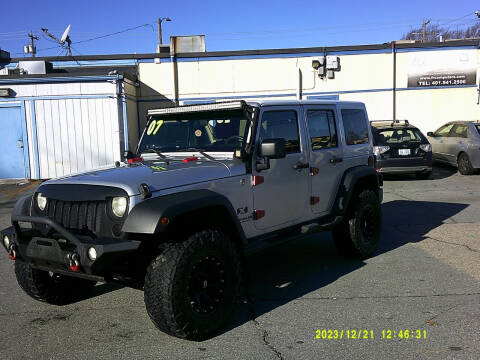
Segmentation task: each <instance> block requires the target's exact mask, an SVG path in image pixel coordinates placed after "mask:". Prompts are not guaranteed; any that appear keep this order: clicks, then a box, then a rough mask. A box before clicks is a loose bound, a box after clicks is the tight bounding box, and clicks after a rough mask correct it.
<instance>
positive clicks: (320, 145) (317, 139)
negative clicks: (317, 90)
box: [307, 110, 338, 150]
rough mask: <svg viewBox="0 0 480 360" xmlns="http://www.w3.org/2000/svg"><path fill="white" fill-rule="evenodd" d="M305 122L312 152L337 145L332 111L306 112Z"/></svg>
mask: <svg viewBox="0 0 480 360" xmlns="http://www.w3.org/2000/svg"><path fill="white" fill-rule="evenodd" d="M307 122H308V130H309V133H310V141H311V144H312V150H319V149H325V148H331V147H336V146H337V145H338V139H337V129H336V126H335V115H334V113H333V110H308V111H307Z"/></svg>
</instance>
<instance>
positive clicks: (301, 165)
mask: <svg viewBox="0 0 480 360" xmlns="http://www.w3.org/2000/svg"><path fill="white" fill-rule="evenodd" d="M309 167H310V164H309V163H302V162H300V161H299V162H297V163H296V164H295V165H293V168H294V169H295V170H300V169H307V168H309Z"/></svg>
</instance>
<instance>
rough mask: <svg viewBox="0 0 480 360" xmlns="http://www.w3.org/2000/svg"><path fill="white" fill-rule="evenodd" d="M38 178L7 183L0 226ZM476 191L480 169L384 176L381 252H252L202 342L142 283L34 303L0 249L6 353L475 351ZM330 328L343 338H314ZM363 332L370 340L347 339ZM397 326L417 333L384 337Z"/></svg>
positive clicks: (365, 355)
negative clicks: (239, 285)
mask: <svg viewBox="0 0 480 360" xmlns="http://www.w3.org/2000/svg"><path fill="white" fill-rule="evenodd" d="M36 185H37V184H35V183H30V184H27V185H23V186H16V185H15V184H3V185H0V227H2V228H3V227H5V226H7V225H8V224H9V218H10V212H11V210H12V207H13V205H14V202H15V199H16V198H18V197H19V196H20V195H22V194H24V193H28V192H32V191H34V189H35V187H36ZM479 190H480V175H474V176H462V175H459V174H458V173H457V172H456V171H455V170H454V169H450V168H447V167H435V168H434V173H433V176H432V178H431V179H430V180H416V179H414V178H412V177H408V176H404V177H387V178H386V179H385V184H384V203H383V205H382V206H383V233H382V242H381V246H380V249H379V251H378V252H377V254H376V255H375V256H374V257H372V258H370V259H368V260H365V261H358V260H350V259H344V258H342V257H340V256H339V255H337V253H336V252H335V249H334V246H333V241H332V239H331V235H330V233H328V232H325V233H320V234H315V235H311V236H309V237H306V238H304V239H302V240H298V241H292V242H288V243H285V244H282V245H279V246H277V247H274V248H271V249H269V250H267V251H264V252H260V253H256V254H254V255H251V256H249V257H248V265H249V272H250V281H249V286H248V288H249V293H250V297H251V301H250V302H249V303H243V304H240V305H239V306H238V309H237V311H236V313H235V316H234V319H233V320H232V322H231V324H230V326H229V327H228V328H227V329H225V331H224V332H223V333H221V334H220V335H218V336H216V337H215V338H213V339H210V340H207V341H204V342H190V341H183V340H179V339H176V338H173V337H169V336H167V335H165V334H163V333H161V332H159V331H158V330H156V328H155V327H154V326H153V324H152V323H151V322H150V320H149V318H148V316H147V314H146V312H145V308H144V303H143V293H142V291H139V290H133V289H129V288H122V287H120V286H117V285H111V284H98V285H97V286H96V287H95V289H94V293H93V295H92V296H91V297H90V298H88V299H85V300H82V301H79V302H77V303H74V304H71V305H67V306H63V307H58V306H53V305H47V304H44V303H39V302H36V301H34V300H32V299H30V298H29V297H28V296H27V295H25V294H24V293H23V292H22V290H20V288H19V287H18V286H17V283H16V280H15V275H14V271H13V262H12V261H10V260H9V259H8V256H7V254H6V253H5V252H4V251H3V250H2V251H1V252H0V273H1V276H0V298H1V301H0V359H92V358H105V359H203V358H204V359H234V358H235V359H238V358H241V359H243V358H245V359H247V358H248V359H313V358H328V359H341V358H351V359H385V358H387V357H388V358H391V359H397V358H398V359H400V358H401V359H413V358H414V359H478V358H479V354H480V336H479V335H478V334H479V333H480V306H479V305H480V235H479V234H480V231H479V230H480V191H479ZM322 329H325V330H332V333H333V334H335V333H334V332H333V331H334V330H338V331H339V334H340V331H342V330H343V331H344V332H343V339H321V338H320V339H316V334H317V330H320V331H319V332H318V334H319V335H320V337H322V332H321V330H322ZM359 329H361V330H368V339H348V338H347V337H348V336H349V335H348V333H347V330H349V334H350V337H352V335H353V332H352V331H351V330H359ZM399 330H410V331H412V330H413V331H414V334H415V335H414V336H411V335H410V337H409V339H405V338H402V339H400V338H398V335H399V334H398V333H397V338H392V339H383V338H382V331H384V332H385V335H386V336H387V335H388V334H390V331H391V334H392V337H393V336H394V334H395V333H394V331H399ZM416 330H421V333H420V334H421V335H422V339H416V338H415V337H416V335H417V334H418V333H417V332H416ZM372 331H373V339H372V338H371V335H372ZM323 334H325V333H323ZM424 334H426V338H423V335H424ZM327 335H328V333H327Z"/></svg>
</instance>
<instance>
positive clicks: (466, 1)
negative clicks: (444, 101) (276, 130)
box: [0, 0, 480, 57]
mask: <svg viewBox="0 0 480 360" xmlns="http://www.w3.org/2000/svg"><path fill="white" fill-rule="evenodd" d="M475 10H479V11H480V1H473V0H461V1H451V0H448V1H447V0H426V1H423V0H416V1H410V0H404V1H389V0H372V1H368V0H363V1H343V0H337V1H321V0H318V1H303V0H296V1H286V0H277V1H261V0H256V1H253V0H242V1H234V2H228V1H219V0H215V1H208V0H203V1H200V0H197V1H191V0H185V1H178V0H177V1H161V0H136V1H125V0H117V1H110V0H96V1H92V0H83V1H68V0H64V1H58V0H49V1H46V0H23V1H7V2H5V3H4V4H2V6H1V7H0V49H2V50H6V51H9V52H10V53H11V56H12V57H22V56H27V55H24V54H23V45H26V44H27V43H28V42H29V39H28V37H27V33H28V32H29V31H30V30H32V31H33V32H34V33H35V34H37V35H39V36H40V40H38V41H37V42H36V45H37V51H38V53H37V56H56V55H61V54H64V53H65V51H64V50H63V49H62V48H60V47H58V45H57V44H56V43H54V42H52V40H51V39H49V38H48V37H46V36H44V35H43V33H42V31H41V30H40V28H42V27H44V28H47V29H48V30H49V31H50V32H51V33H53V34H55V35H57V36H58V37H60V36H61V34H62V32H63V30H64V29H65V28H66V26H67V25H68V24H71V31H70V38H71V40H72V49H73V50H72V51H73V54H74V55H90V54H124V53H151V52H155V50H156V46H157V43H158V33H157V22H156V19H157V18H158V17H169V18H171V20H172V21H171V22H165V21H164V22H163V23H162V30H163V42H164V44H168V43H169V37H170V36H175V35H205V36H206V48H207V51H222V50H247V49H274V48H296V47H322V46H336V45H359V44H378V43H384V42H390V41H392V40H398V39H400V38H401V37H402V35H403V34H405V33H406V32H408V31H409V30H410V29H412V28H413V27H419V26H421V23H422V21H423V20H424V19H425V20H428V19H431V22H432V23H438V24H440V25H442V26H445V27H449V28H452V29H454V28H456V27H463V26H468V25H473V24H474V23H475V22H477V21H480V19H478V18H477V17H476V16H475V14H474V12H475ZM132 28H134V29H132ZM128 29H132V30H128ZM116 32H120V33H118V34H115V35H112V36H106V37H103V38H101V39H94V40H90V39H93V38H96V37H100V36H105V35H108V34H112V33H116Z"/></svg>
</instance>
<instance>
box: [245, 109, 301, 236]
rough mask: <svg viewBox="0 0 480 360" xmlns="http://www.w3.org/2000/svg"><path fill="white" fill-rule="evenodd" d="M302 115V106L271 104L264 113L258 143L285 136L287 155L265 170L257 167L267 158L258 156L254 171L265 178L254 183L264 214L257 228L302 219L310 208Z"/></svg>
mask: <svg viewBox="0 0 480 360" xmlns="http://www.w3.org/2000/svg"><path fill="white" fill-rule="evenodd" d="M301 119H302V112H301V107H299V106H292V107H283V106H278V107H268V108H264V110H263V112H262V113H261V114H260V121H259V125H258V129H257V134H258V135H257V145H258V144H260V142H261V141H262V140H263V139H275V138H284V139H285V140H286V157H285V158H283V159H271V160H270V161H269V163H270V168H269V169H267V170H262V171H257V170H256V169H255V163H256V162H263V161H264V160H265V159H261V158H257V157H255V158H254V164H253V175H254V176H259V177H261V179H262V180H263V182H259V183H258V184H257V185H254V186H253V203H254V208H255V210H257V212H258V211H260V212H259V213H260V214H261V215H262V217H260V218H258V219H257V220H255V221H254V224H255V227H256V228H257V229H262V230H263V229H270V230H275V229H276V228H284V227H287V226H289V225H293V224H295V223H298V222H300V221H301V219H302V218H303V217H304V215H305V214H306V211H307V210H308V208H309V197H310V194H309V193H310V189H309V169H308V167H309V165H308V159H307V152H306V147H305V139H304V138H302V135H301V134H303V133H304V131H301V129H303V124H302V121H301ZM299 165H300V166H299Z"/></svg>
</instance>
